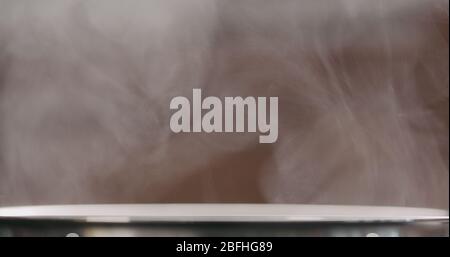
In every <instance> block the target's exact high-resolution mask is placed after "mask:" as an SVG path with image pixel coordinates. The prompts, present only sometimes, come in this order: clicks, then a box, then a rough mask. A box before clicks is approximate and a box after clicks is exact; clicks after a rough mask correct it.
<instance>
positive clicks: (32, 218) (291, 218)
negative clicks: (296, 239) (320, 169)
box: [0, 204, 449, 236]
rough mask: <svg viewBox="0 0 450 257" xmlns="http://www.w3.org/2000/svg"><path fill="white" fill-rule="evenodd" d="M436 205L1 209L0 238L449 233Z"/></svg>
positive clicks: (445, 218)
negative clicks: (406, 206) (412, 206)
mask: <svg viewBox="0 0 450 257" xmlns="http://www.w3.org/2000/svg"><path fill="white" fill-rule="evenodd" d="M448 228H449V225H448V212H446V211H443V210H435V209H420V208H398V207H368V206H327V205H281V204H280V205H273V204H267V205H264V204H150V205H73V206H36V207H11V208H0V236H448V235H449V229H448Z"/></svg>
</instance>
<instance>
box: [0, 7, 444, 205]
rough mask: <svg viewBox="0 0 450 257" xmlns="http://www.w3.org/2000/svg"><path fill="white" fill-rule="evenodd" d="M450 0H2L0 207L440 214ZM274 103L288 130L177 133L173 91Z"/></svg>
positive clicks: (0, 20)
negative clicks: (187, 206) (375, 209)
mask: <svg viewBox="0 0 450 257" xmlns="http://www.w3.org/2000/svg"><path fill="white" fill-rule="evenodd" d="M448 15H449V12H448V1H446V0H428V1H423V0H380V1H371V0H333V1H332V0H298V1H294V0H287V1H275V0H271V1H268V0H261V1H256V0H242V1H219V0H216V1H210V0H190V1H183V0H164V1H163V0H152V1H143V0H131V1H119V0H109V1H106V0H97V1H93V0H85V1H82V0H79V1H71V0H40V1H32V0H0V205H2V206H6V205H25V204H73V203H156V202H158V203H160V202H193V203H197V202H200V203H203V202H208V203H211V202H215V203H229V202H233V203H236V202H245V203H315V204H322V203H323V204H362V205H395V206H415V207H435V208H444V209H448V200H449V198H448V196H449V157H448V156H449V138H448V129H449V72H448V68H449V59H448V57H449V45H448V42H449V40H448V31H449V22H448V21H449V19H448V18H449V16H448ZM192 88H202V91H203V94H204V95H214V96H219V97H221V96H278V97H279V102H280V107H279V115H280V120H279V127H280V131H279V138H278V141H277V142H276V143H275V144H269V145H268V144H259V143H258V140H257V134H247V133H242V134H234V133H233V134H204V133H201V134H173V133H171V131H170V128H169V118H170V115H171V111H170V110H169V102H170V99H171V98H172V97H175V96H179V95H184V96H187V97H190V95H191V94H192Z"/></svg>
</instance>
